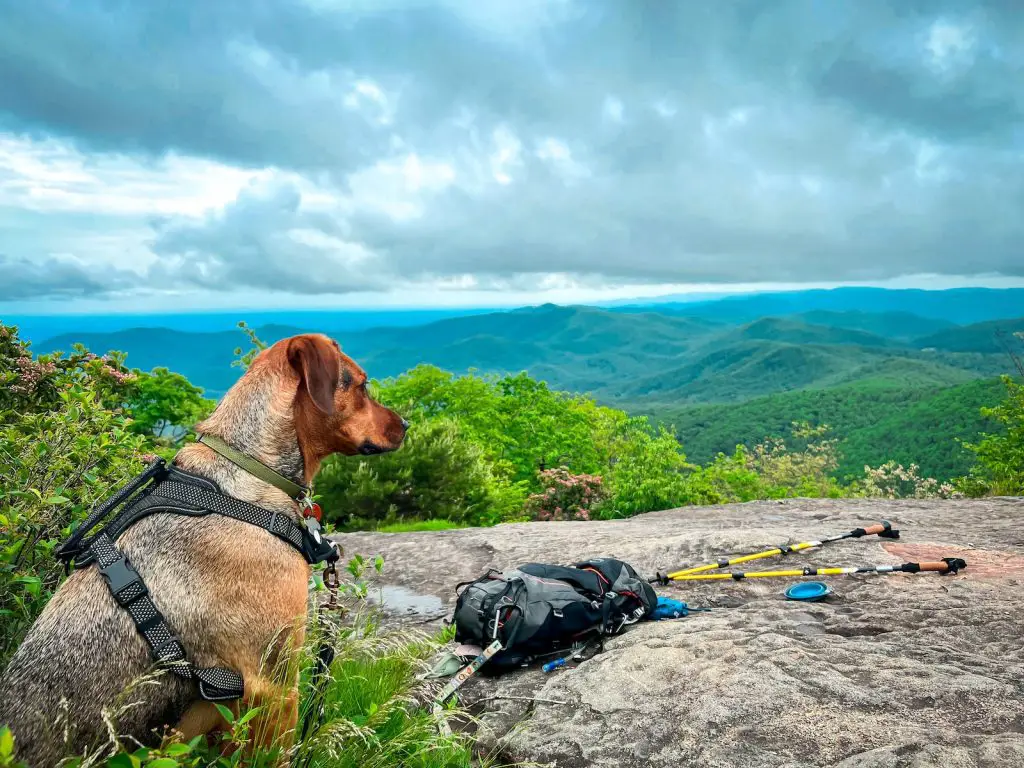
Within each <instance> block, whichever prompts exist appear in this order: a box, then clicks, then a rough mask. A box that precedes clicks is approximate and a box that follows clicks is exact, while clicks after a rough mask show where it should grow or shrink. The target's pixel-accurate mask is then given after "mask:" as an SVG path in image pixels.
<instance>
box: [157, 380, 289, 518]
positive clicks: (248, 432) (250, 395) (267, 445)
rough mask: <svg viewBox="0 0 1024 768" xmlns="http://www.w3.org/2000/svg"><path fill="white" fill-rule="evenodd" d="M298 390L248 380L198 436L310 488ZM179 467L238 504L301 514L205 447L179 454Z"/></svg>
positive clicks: (236, 388)
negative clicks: (208, 437) (297, 420)
mask: <svg viewBox="0 0 1024 768" xmlns="http://www.w3.org/2000/svg"><path fill="white" fill-rule="evenodd" d="M294 401H295V394H294V390H291V391H290V392H289V388H288V387H286V386H282V382H280V381H277V380H275V379H274V378H273V377H269V376H266V375H261V376H244V377H242V379H241V380H239V382H238V383H237V384H236V385H235V386H234V387H232V388H231V390H230V391H229V392H228V393H227V394H226V395H225V396H224V398H223V399H222V400H221V401H220V403H219V404H218V405H217V408H216V410H214V412H213V413H212V414H211V415H210V417H209V418H208V419H206V420H205V421H204V422H202V423H201V424H198V425H196V430H197V431H199V432H201V433H203V434H208V435H215V436H217V437H219V438H220V439H221V440H224V441H225V442H226V443H228V444H229V445H230V446H232V447H233V448H235V449H236V450H238V451H241V452H242V453H244V454H246V455H247V456H250V457H252V458H254V459H256V460H257V461H259V462H261V463H263V464H265V465H266V466H268V467H270V468H271V469H273V470H274V471H276V472H278V473H279V474H281V475H283V476H284V477H286V478H288V479H289V480H292V481H293V482H295V483H298V484H300V485H304V484H306V482H307V480H308V478H306V477H305V462H304V460H303V456H302V451H301V449H300V448H299V438H298V434H297V433H296V429H295V418H294V411H295V405H294ZM175 464H176V465H177V466H179V467H181V468H182V469H184V470H186V471H188V472H192V473H194V474H197V475H200V476H202V477H206V478H208V479H210V480H212V481H213V482H215V483H217V485H218V486H220V489H221V490H222V491H223V492H224V493H226V494H228V495H229V496H233V497H235V498H236V499H241V500H242V501H247V502H249V503H251V504H257V505H259V506H261V507H264V508H266V509H271V510H278V511H282V512H284V511H288V512H295V513H297V512H298V505H297V504H296V502H295V501H294V499H292V498H291V497H290V496H289V495H288V494H287V493H285V492H284V491H282V490H280V489H279V488H277V487H275V486H273V485H271V484H270V483H268V482H266V481H265V480H261V479H260V478H258V477H256V476H255V475H253V474H251V473H250V472H248V471H246V470H245V469H242V468H241V467H239V466H238V465H236V464H234V463H233V462H231V461H229V460H228V459H226V458H224V457H223V456H221V455H219V454H218V453H216V452H214V451H213V450H212V449H211V448H209V447H207V446H205V445H202V444H194V445H188V446H186V447H185V448H183V449H182V450H181V451H179V452H178V455H177V456H176V457H175Z"/></svg>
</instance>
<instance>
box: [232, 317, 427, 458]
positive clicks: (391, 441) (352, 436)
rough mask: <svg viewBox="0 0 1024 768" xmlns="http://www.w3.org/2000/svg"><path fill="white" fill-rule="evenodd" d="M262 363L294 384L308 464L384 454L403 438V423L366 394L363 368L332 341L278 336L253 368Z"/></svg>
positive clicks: (308, 336) (309, 336) (299, 430)
mask: <svg viewBox="0 0 1024 768" xmlns="http://www.w3.org/2000/svg"><path fill="white" fill-rule="evenodd" d="M263 366H267V367H268V368H276V369H278V370H282V369H283V372H284V373H285V376H286V378H287V379H288V380H290V381H293V382H294V381H297V382H298V385H297V389H296V390H295V399H294V415H295V431H296V433H297V435H298V439H299V446H300V448H301V449H302V453H303V455H304V456H305V457H306V462H307V464H310V463H313V464H318V463H319V461H320V460H321V459H323V458H324V457H326V456H328V455H330V454H332V453H341V454H344V455H346V456H353V455H355V454H364V455H370V454H377V453H387V452H388V451H393V450H395V449H397V448H398V447H399V446H400V445H401V444H402V441H403V440H404V439H405V431H406V429H407V427H408V426H409V425H408V423H407V422H406V421H405V419H403V418H402V417H401V416H399V415H398V414H397V413H395V412H394V411H392V410H391V409H390V408H385V407H384V406H383V405H381V404H380V403H378V402H376V401H375V400H374V399H373V398H372V397H370V393H369V391H368V389H367V376H366V372H365V371H364V370H363V369H362V368H360V367H359V366H358V365H357V364H356V363H355V361H353V360H352V359H351V358H350V357H349V356H348V355H346V354H344V353H343V352H342V351H341V348H340V347H339V346H338V342H336V341H334V340H333V339H330V338H328V337H327V336H323V335H321V334H303V335H301V336H293V337H291V338H288V339H283V340H281V341H279V342H277V343H276V344H274V345H273V346H272V347H270V348H268V349H266V350H264V351H263V352H261V353H260V354H259V356H258V357H257V358H256V360H254V361H253V366H252V368H253V369H259V368H262V367H263ZM250 370H252V369H250Z"/></svg>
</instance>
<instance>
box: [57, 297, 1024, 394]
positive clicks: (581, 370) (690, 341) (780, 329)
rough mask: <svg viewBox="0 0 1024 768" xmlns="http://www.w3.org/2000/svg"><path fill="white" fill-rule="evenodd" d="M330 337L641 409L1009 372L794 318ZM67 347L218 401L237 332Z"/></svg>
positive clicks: (489, 324)
mask: <svg viewBox="0 0 1024 768" xmlns="http://www.w3.org/2000/svg"><path fill="white" fill-rule="evenodd" d="M300 330H302V329H299V328H294V327H290V326H283V325H275V326H265V327H262V328H260V329H258V333H259V335H260V336H261V337H262V338H264V339H265V340H267V341H271V342H272V341H276V340H278V339H281V338H284V337H286V336H289V335H292V334H294V333H298V332H300ZM325 330H326V332H328V333H330V330H329V329H325ZM954 330H955V329H954ZM331 335H335V334H331ZM336 338H338V339H339V341H340V342H341V345H342V347H343V349H344V350H345V351H346V352H347V353H348V354H350V355H351V356H352V357H353V358H355V359H356V360H357V361H358V362H359V363H360V364H362V365H363V366H364V367H365V368H366V369H367V371H369V373H370V374H371V375H372V376H375V377H377V378H385V377H388V376H394V375H397V374H399V373H401V372H402V371H405V370H408V369H409V368H412V367H414V366H416V365H419V364H420V363H430V364H433V365H437V366H439V367H441V368H445V369H448V370H452V371H455V372H465V371H468V370H471V369H476V370H480V371H489V372H498V373H509V372H518V371H521V370H527V371H529V372H530V373H531V374H532V375H534V376H538V377H541V378H543V379H545V380H547V381H548V382H549V383H550V384H551V385H552V386H554V387H556V388H559V389H567V390H572V391H578V392H590V393H592V394H594V395H595V396H596V397H598V398H599V399H601V400H604V401H608V402H612V401H617V402H618V401H621V402H628V403H633V404H636V405H638V406H643V407H648V408H649V407H653V406H654V405H659V406H666V407H670V406H676V405H680V404H685V403H711V402H737V401H742V400H746V399H750V398H753V397H759V396H763V395H766V394H770V393H773V392H789V391H795V390H801V389H808V388H822V387H831V386H838V385H842V384H846V383H851V382H856V381H859V380H862V379H865V378H883V379H887V380H890V381H892V382H895V383H899V384H905V385H910V384H915V385H952V384H959V383H962V382H964V381H967V380H970V379H972V378H978V377H985V376H994V375H996V374H998V373H1001V372H1004V371H1006V370H1008V366H1007V364H1008V359H1007V358H1006V356H1005V355H1000V354H983V353H973V352H945V351H922V350H918V349H914V348H912V347H911V346H908V345H907V344H905V343H903V342H901V341H896V340H890V339H886V338H884V337H881V336H878V335H876V334H871V333H868V332H866V331H862V330H859V329H849V328H838V327H834V326H825V325H814V324H811V323H807V322H803V321H800V320H797V319H793V318H786V319H779V318H762V319H759V320H756V321H754V322H751V323H747V324H744V325H738V326H737V325H726V324H722V323H719V322H715V321H709V320H705V319H694V318H690V317H679V316H673V315H662V314H658V313H654V312H636V313H632V312H611V311H606V310H600V309H594V308H588V307H558V306H553V305H544V306H541V307H534V308H527V309H519V310H513V311H509V312H495V313H491V314H485V315H477V316H473V317H461V318H454V319H447V320H442V321H439V322H435V323H430V324H427V325H422V326H417V327H412V328H377V329H369V330H363V331H356V332H348V333H343V334H337V335H336ZM74 341H80V342H82V343H84V344H85V345H86V346H88V347H89V348H90V349H91V350H92V351H94V352H97V353H99V352H104V351H107V350H112V349H118V350H121V351H124V352H126V353H127V354H128V363H129V365H131V366H133V367H137V368H141V369H143V370H149V369H151V368H153V367H154V366H157V365H163V366H166V367H168V368H170V369H171V370H174V371H178V372H180V373H182V374H183V375H185V376H186V377H188V378H189V379H190V380H191V381H193V382H195V383H196V384H198V385H199V386H202V387H204V388H205V389H207V390H208V391H209V393H210V394H211V395H214V396H219V395H220V394H222V393H223V392H224V391H226V390H227V388H228V387H229V386H230V385H231V383H232V382H233V381H234V380H235V379H236V378H237V376H238V369H237V368H232V367H231V366H230V364H229V363H230V360H231V358H232V351H233V350H234V348H235V347H236V346H238V345H239V344H240V343H241V342H242V341H243V337H242V335H241V334H240V333H237V332H234V333H232V332H217V333H209V334H201V333H182V332H178V331H169V330H166V329H147V328H133V329H129V330H125V331H120V332H117V333H109V334H79V335H67V336H61V337H56V338H54V339H50V340H48V341H46V342H44V343H42V344H40V345H38V347H37V351H51V350H54V349H65V350H67V349H70V346H71V344H72V342H74Z"/></svg>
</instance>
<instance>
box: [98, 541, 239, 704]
mask: <svg viewBox="0 0 1024 768" xmlns="http://www.w3.org/2000/svg"><path fill="white" fill-rule="evenodd" d="M89 550H90V552H92V554H93V557H94V558H95V560H96V564H97V565H98V566H99V569H100V574H102V576H103V579H104V581H106V583H107V587H108V588H109V589H110V593H111V594H112V595H113V596H114V600H116V601H117V604H118V605H120V606H121V607H122V608H124V609H125V611H127V612H128V615H129V616H130V617H131V619H132V623H134V624H135V629H136V630H138V632H139V634H140V635H142V637H143V639H144V640H145V641H146V644H147V645H148V646H149V649H150V656H152V657H153V660H154V661H156V662H157V663H159V664H163V665H166V666H168V667H169V669H170V670H171V672H173V673H174V674H176V675H178V676H179V677H183V678H185V679H187V680H195V681H196V682H197V683H198V684H199V695H200V696H202V697H203V698H204V699H206V700H207V701H228V700H230V699H237V698H240V697H241V696H242V694H243V693H244V691H245V683H244V681H243V680H242V676H241V675H239V674H238V673H237V672H235V671H233V670H230V669H223V668H220V667H197V666H195V665H194V664H192V663H191V662H189V661H187V660H186V659H185V648H184V647H183V646H182V644H181V641H180V640H178V637H177V635H175V634H174V631H173V630H172V629H171V628H170V626H168V624H167V620H166V619H165V618H164V615H163V614H162V613H160V609H158V608H157V607H156V606H155V605H154V604H153V601H152V600H151V599H150V597H149V590H148V589H147V588H146V584H145V582H143V581H142V577H141V576H140V575H139V572H138V571H136V570H135V568H134V567H132V564H131V563H130V562H128V558H126V557H125V555H124V553H123V552H122V551H121V550H120V549H118V548H117V546H116V545H115V544H114V542H113V541H111V540H110V536H109V535H107V533H106V532H103V533H100V534H99V535H98V536H97V537H96V538H95V539H94V540H93V542H92V545H91V546H90V547H89Z"/></svg>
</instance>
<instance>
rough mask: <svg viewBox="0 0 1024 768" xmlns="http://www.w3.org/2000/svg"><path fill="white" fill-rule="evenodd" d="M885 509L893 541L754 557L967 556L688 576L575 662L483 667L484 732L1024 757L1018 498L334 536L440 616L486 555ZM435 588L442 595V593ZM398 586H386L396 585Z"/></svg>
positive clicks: (494, 744)
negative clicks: (814, 597) (852, 569)
mask: <svg viewBox="0 0 1024 768" xmlns="http://www.w3.org/2000/svg"><path fill="white" fill-rule="evenodd" d="M880 519H887V520H889V521H891V522H892V523H893V526H894V527H896V528H899V529H900V530H901V532H902V536H901V539H900V541H898V542H891V541H887V540H884V539H879V538H877V537H869V538H864V539H859V540H857V539H853V540H847V541H844V542H841V543H838V544H834V545H828V546H826V547H824V548H821V549H818V550H812V551H811V552H810V553H805V554H799V555H791V556H789V557H788V558H786V559H782V558H775V559H771V560H763V561H760V563H756V562H755V563H751V564H749V566H748V567H747V570H756V569H765V570H767V569H773V568H775V567H783V566H784V567H787V568H789V567H801V566H803V565H804V564H808V565H843V566H852V565H863V564H883V563H886V564H887V563H893V564H895V563H900V562H903V561H905V560H935V559H939V558H941V557H942V556H954V557H963V558H964V559H965V560H967V562H968V567H967V570H966V571H964V572H962V573H960V574H958V575H956V576H938V575H934V574H917V575H910V574H898V575H891V576H848V577H832V578H828V579H827V581H828V582H829V583H830V584H831V585H832V587H833V589H834V590H835V594H834V595H833V596H831V597H830V598H829V599H828V600H827V601H823V602H816V603H799V602H793V601H788V600H786V599H785V598H784V597H783V594H782V593H783V591H784V590H785V588H786V587H787V586H788V585H789V584H791V583H793V581H794V580H790V579H770V580H769V579H765V580H761V581H745V582H734V581H718V582H708V583H693V582H690V583H682V584H678V585H673V586H669V587H659V592H660V593H661V594H665V595H668V596H670V597H674V598H676V599H681V600H684V601H686V602H688V603H689V604H690V605H691V606H707V607H711V608H712V609H713V610H712V611H711V612H709V613H694V614H691V615H690V616H689V617H687V618H684V619H679V620H674V621H663V622H643V623H641V624H638V625H635V626H634V627H632V628H630V629H629V630H628V631H627V632H626V633H624V634H623V635H620V636H618V637H615V638H613V639H611V640H610V641H608V642H607V643H606V647H605V651H604V653H601V654H599V655H597V656H596V657H594V658H593V659H592V660H589V661H586V662H583V663H582V664H579V665H578V666H576V667H573V668H568V669H565V668H563V669H562V670H559V671H556V672H554V673H552V674H547V675H546V674H544V673H542V672H541V671H540V670H539V669H536V668H531V669H528V670H523V671H520V672H515V673H512V674H507V675H504V676H501V677H498V678H492V679H488V678H483V679H475V680H472V681H470V682H469V683H467V685H466V686H465V687H464V689H463V693H462V700H463V703H465V704H468V705H470V706H471V708H473V710H474V711H475V712H477V713H478V714H479V724H478V725H477V726H476V728H477V735H478V737H479V740H480V746H481V749H482V750H483V751H485V752H487V753H489V754H491V756H492V757H495V758H497V759H498V762H499V763H501V762H510V761H527V762H532V763H534V764H541V765H550V766H558V767H559V768H576V767H577V766H623V767H625V766H665V767H666V768H668V767H669V766H671V767H672V768H682V767H683V766H698V765H699V766H702V767H705V768H712V767H715V766H723V768H724V767H725V766H728V767H729V768H819V767H824V766H834V767H835V768H925V767H926V766H943V768H946V767H949V766H955V767H956V768H1001V767H1002V766H1006V767H1007V768H1010V767H1014V768H1019V767H1021V766H1024V589H1022V580H1024V500H1022V499H987V500H977V501H975V500H971V501H964V500H956V501H931V500H922V501H899V502H882V501H859V500H858V501H851V500H787V501H785V502H755V503H750V504H737V505H728V506H720V507H689V508H685V509H679V510H671V511H666V512H656V513H652V514H648V515H642V516H638V517H634V518H631V519H629V520H621V521H609V522H580V523H550V522H549V523H523V524H514V525H502V526H497V527H495V528H487V529H466V530H457V531H443V532H433V533H411V534H378V533H358V534H347V535H342V536H339V537H338V539H339V540H340V541H341V543H342V544H343V545H344V547H345V549H346V551H347V552H349V553H355V552H359V553H362V554H364V555H376V554H382V555H383V556H384V557H385V561H386V563H387V565H386V571H385V572H386V574H387V580H388V581H389V582H390V583H391V584H392V585H393V586H396V587H400V588H402V589H403V590H404V592H403V594H406V595H408V594H418V595H422V596H425V597H426V598H427V600H426V601H425V603H424V604H425V605H428V606H430V608H431V609H433V610H434V612H433V613H429V612H427V613H425V614H424V616H423V617H420V618H410V612H409V611H410V609H409V607H408V605H405V606H404V609H403V610H404V614H403V617H402V620H404V621H417V622H419V623H421V624H422V623H427V624H428V625H429V623H430V622H431V621H436V623H437V625H438V626H440V620H439V617H438V613H437V612H436V608H437V602H436V599H437V598H440V599H441V600H442V601H444V605H445V606H446V607H448V608H449V609H450V607H451V606H452V605H453V603H454V594H453V591H454V588H455V585H456V584H457V583H458V582H460V581H465V580H468V579H472V578H475V577H477V576H479V575H480V574H482V573H483V572H484V571H485V570H486V569H487V568H488V567H495V568H502V569H503V568H509V567H512V566H514V565H516V564H518V563H521V562H527V561H531V560H532V561H543V562H554V563H570V562H573V561H577V560H581V559H583V558H587V557H592V556H602V555H604V556H614V557H619V558H621V559H623V560H626V561H627V562H630V563H632V564H633V565H634V566H635V567H637V569H638V570H640V571H641V572H642V573H648V574H653V573H654V572H655V571H657V570H661V571H665V570H668V569H671V568H675V567H681V566H684V565H688V564H696V563H701V562H706V561H709V560H714V559H717V558H718V557H720V556H723V555H729V554H734V553H738V552H745V551H751V550H756V549H760V548H767V547H770V546H775V545H778V544H783V543H794V542H797V541H802V540H807V539H818V538H821V537H824V536H829V535H834V534H838V533H842V532H845V531H847V530H850V529H851V528H855V527H859V526H866V525H870V524H872V523H874V522H877V521H878V520H880ZM431 600H433V602H430V601H431ZM386 602H387V601H386V600H385V603H386Z"/></svg>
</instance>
